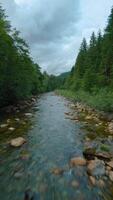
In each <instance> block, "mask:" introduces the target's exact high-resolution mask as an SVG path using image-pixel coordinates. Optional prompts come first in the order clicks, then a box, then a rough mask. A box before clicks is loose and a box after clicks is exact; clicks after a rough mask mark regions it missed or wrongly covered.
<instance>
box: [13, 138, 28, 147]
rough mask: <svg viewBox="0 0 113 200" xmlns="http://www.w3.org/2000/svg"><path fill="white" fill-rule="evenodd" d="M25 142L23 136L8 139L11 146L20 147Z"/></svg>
mask: <svg viewBox="0 0 113 200" xmlns="http://www.w3.org/2000/svg"><path fill="white" fill-rule="evenodd" d="M25 142H26V140H25V139H24V138H23V137H18V138H15V139H12V140H11V141H10V144H11V146H13V147H20V146H22V145H23V144H24V143H25Z"/></svg>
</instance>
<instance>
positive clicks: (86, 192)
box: [0, 93, 112, 200]
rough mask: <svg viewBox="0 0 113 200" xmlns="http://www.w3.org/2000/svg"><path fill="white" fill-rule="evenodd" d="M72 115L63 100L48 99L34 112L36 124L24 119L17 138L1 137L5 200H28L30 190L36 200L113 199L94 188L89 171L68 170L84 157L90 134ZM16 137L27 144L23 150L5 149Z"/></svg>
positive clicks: (1, 195)
mask: <svg viewBox="0 0 113 200" xmlns="http://www.w3.org/2000/svg"><path fill="white" fill-rule="evenodd" d="M72 111H73V110H72V108H70V107H69V102H68V101H67V100H65V99H64V98H63V97H59V96H56V95H55V94H53V93H48V94H44V95H42V96H41V97H40V98H39V99H38V101H37V103H36V105H35V106H34V107H33V108H32V110H31V111H30V112H32V113H33V117H32V118H31V119H29V120H28V121H26V119H25V117H24V115H22V116H20V120H21V121H20V124H21V125H18V126H17V125H16V129H15V131H14V133H11V132H7V131H6V132H3V133H0V200H24V196H25V191H28V193H29V195H30V196H33V198H32V199H34V200H38V199H40V200H108V199H109V200H111V199H112V197H111V198H110V194H109V192H108V191H107V189H106V190H105V189H100V188H97V187H92V186H91V184H90V183H89V180H88V176H87V173H86V170H85V167H76V168H71V167H70V165H69V161H70V159H71V158H72V157H74V156H75V157H76V156H82V152H83V136H84V134H85V133H84V132H83V130H82V124H81V123H80V122H75V121H72V120H70V119H69V118H68V117H66V114H65V113H68V112H72ZM13 117H15V118H16V117H17V116H13ZM25 121H26V123H28V122H29V123H28V124H29V126H28V127H27V128H26V127H24V125H25V123H24V122H25ZM16 123H17V122H16ZM22 123H23V125H22ZM22 126H23V127H24V128H23V129H22ZM14 136H15V137H16V136H23V137H25V138H26V140H27V143H26V144H25V145H23V146H22V147H21V148H18V149H16V148H12V147H10V146H9V145H6V143H7V141H8V140H9V139H11V138H14ZM55 168H61V169H64V173H63V175H58V176H56V175H54V174H53V173H52V170H53V169H55ZM75 183H76V184H75ZM104 193H105V194H107V195H105V194H104ZM26 200H27V199H26Z"/></svg>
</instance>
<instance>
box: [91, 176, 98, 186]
mask: <svg viewBox="0 0 113 200" xmlns="http://www.w3.org/2000/svg"><path fill="white" fill-rule="evenodd" d="M89 180H90V182H91V184H92V185H93V186H95V185H96V179H95V177H93V176H89Z"/></svg>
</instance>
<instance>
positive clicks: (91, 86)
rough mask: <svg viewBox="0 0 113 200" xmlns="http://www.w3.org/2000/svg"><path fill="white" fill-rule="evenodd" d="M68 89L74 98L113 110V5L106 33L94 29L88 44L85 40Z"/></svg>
mask: <svg viewBox="0 0 113 200" xmlns="http://www.w3.org/2000/svg"><path fill="white" fill-rule="evenodd" d="M65 88H66V89H68V90H71V91H73V95H74V94H75V95H74V97H75V99H76V98H78V99H80V100H82V101H85V102H87V103H89V104H91V105H92V106H95V107H97V108H98V109H103V110H107V111H112V110H113V8H112V10H111V14H110V16H109V18H108V23H107V26H106V28H105V30H104V33H103V34H102V33H101V31H99V32H98V35H95V33H94V32H93V33H92V35H91V38H90V42H89V43H87V41H86V39H85V38H84V39H83V41H82V44H81V46H80V50H79V54H78V56H77V59H76V63H75V65H74V66H73V68H72V70H71V73H70V75H69V76H68V78H67V79H66V82H65ZM68 93H69V92H68ZM71 94H72V93H71ZM68 95H69V96H70V94H68Z"/></svg>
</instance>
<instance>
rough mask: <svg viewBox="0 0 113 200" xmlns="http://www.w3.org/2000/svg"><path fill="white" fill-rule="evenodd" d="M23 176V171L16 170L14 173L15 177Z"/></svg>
mask: <svg viewBox="0 0 113 200" xmlns="http://www.w3.org/2000/svg"><path fill="white" fill-rule="evenodd" d="M22 176H23V173H21V172H16V173H15V174H14V177H15V178H17V179H19V178H21V177H22Z"/></svg>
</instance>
